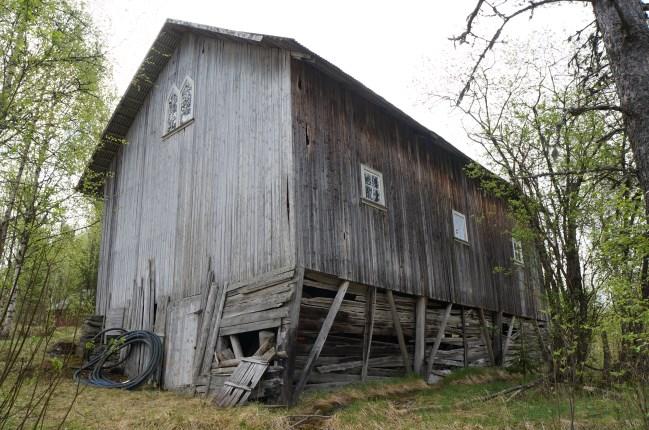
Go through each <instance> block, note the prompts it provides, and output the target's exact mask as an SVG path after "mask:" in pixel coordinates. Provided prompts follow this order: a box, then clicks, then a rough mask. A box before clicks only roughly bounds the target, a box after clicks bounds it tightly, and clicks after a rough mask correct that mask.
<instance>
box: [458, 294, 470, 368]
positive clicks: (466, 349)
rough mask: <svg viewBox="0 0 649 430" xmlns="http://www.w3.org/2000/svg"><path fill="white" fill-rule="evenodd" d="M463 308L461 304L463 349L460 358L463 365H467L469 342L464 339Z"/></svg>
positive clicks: (464, 321) (464, 318)
mask: <svg viewBox="0 0 649 430" xmlns="http://www.w3.org/2000/svg"><path fill="white" fill-rule="evenodd" d="M464 313H465V310H464V306H462V310H461V314H460V315H461V317H462V349H463V350H464V351H463V353H462V359H463V363H464V367H465V368H466V367H469V342H467V340H466V316H465V315H464Z"/></svg>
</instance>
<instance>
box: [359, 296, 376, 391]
mask: <svg viewBox="0 0 649 430" xmlns="http://www.w3.org/2000/svg"><path fill="white" fill-rule="evenodd" d="M375 308H376V288H375V287H367V302H366V303H365V329H364V330H363V367H362V368H361V381H363V382H365V381H366V380H367V367H368V362H369V359H370V350H371V348H372V334H373V332H374V309H375Z"/></svg>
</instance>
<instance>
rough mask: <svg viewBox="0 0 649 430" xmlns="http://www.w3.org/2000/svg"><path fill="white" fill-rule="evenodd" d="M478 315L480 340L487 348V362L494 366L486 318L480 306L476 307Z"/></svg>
mask: <svg viewBox="0 0 649 430" xmlns="http://www.w3.org/2000/svg"><path fill="white" fill-rule="evenodd" d="M478 316H479V317H480V333H481V335H482V341H483V342H484V344H485V348H486V349H487V356H488V358H489V362H490V363H491V365H492V366H495V365H496V359H495V358H494V350H493V348H492V347H491V336H490V335H489V328H488V327H487V320H486V319H485V316H484V310H483V309H482V308H479V309H478Z"/></svg>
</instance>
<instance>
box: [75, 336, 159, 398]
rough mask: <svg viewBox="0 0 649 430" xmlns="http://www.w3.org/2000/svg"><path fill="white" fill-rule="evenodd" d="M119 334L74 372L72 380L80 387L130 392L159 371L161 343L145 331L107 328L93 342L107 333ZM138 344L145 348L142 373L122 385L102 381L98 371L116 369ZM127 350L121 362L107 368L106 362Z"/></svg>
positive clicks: (108, 380)
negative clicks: (90, 386)
mask: <svg viewBox="0 0 649 430" xmlns="http://www.w3.org/2000/svg"><path fill="white" fill-rule="evenodd" d="M114 331H116V332H119V333H121V335H120V336H119V337H118V338H116V339H113V340H112V341H111V343H110V344H109V345H106V349H105V350H104V351H103V352H102V353H101V354H99V355H97V356H95V357H93V358H91V359H90V360H89V361H88V362H87V363H84V364H83V365H82V366H81V367H80V368H79V369H77V370H76V371H75V372H74V379H75V381H78V382H80V383H82V384H88V385H93V386H96V387H102V388H123V389H125V390H132V389H134V388H137V387H139V386H140V385H142V384H143V383H145V382H146V381H147V380H148V379H149V377H151V376H152V375H154V373H155V372H156V371H157V370H158V369H159V367H160V364H161V363H162V341H161V340H160V337H159V336H158V335H156V334H155V333H152V332H150V331H146V330H134V331H126V330H124V329H121V328H109V329H106V330H104V331H102V332H100V333H98V334H97V335H96V336H95V337H94V339H101V338H102V336H103V335H104V334H106V333H108V332H114ZM137 344H142V345H146V346H147V348H146V349H147V351H148V356H149V357H148V361H147V362H146V365H145V366H144V370H143V371H142V373H140V374H139V375H137V376H136V377H135V378H132V379H129V380H127V381H123V382H117V381H113V380H110V379H108V378H105V377H104V376H103V374H102V372H103V371H104V370H106V369H110V368H113V367H117V366H119V365H120V364H122V363H123V362H124V361H126V359H127V358H128V356H129V355H130V353H131V351H132V350H133V349H132V346H133V345H137ZM123 349H127V351H126V353H125V354H124V355H123V357H122V359H121V360H119V361H118V362H117V363H115V364H110V365H107V364H106V362H107V361H108V359H109V358H110V357H112V356H114V355H116V354H120V351H121V350H123ZM82 372H89V374H88V377H87V378H84V377H82V376H81V374H82Z"/></svg>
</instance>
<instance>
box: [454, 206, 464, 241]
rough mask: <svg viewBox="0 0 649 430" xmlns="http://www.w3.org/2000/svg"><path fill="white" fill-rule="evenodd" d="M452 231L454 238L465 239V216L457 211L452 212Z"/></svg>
mask: <svg viewBox="0 0 649 430" xmlns="http://www.w3.org/2000/svg"><path fill="white" fill-rule="evenodd" d="M453 232H454V235H455V237H456V238H458V239H461V240H467V234H466V218H465V217H464V215H462V214H460V213H458V212H453Z"/></svg>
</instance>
